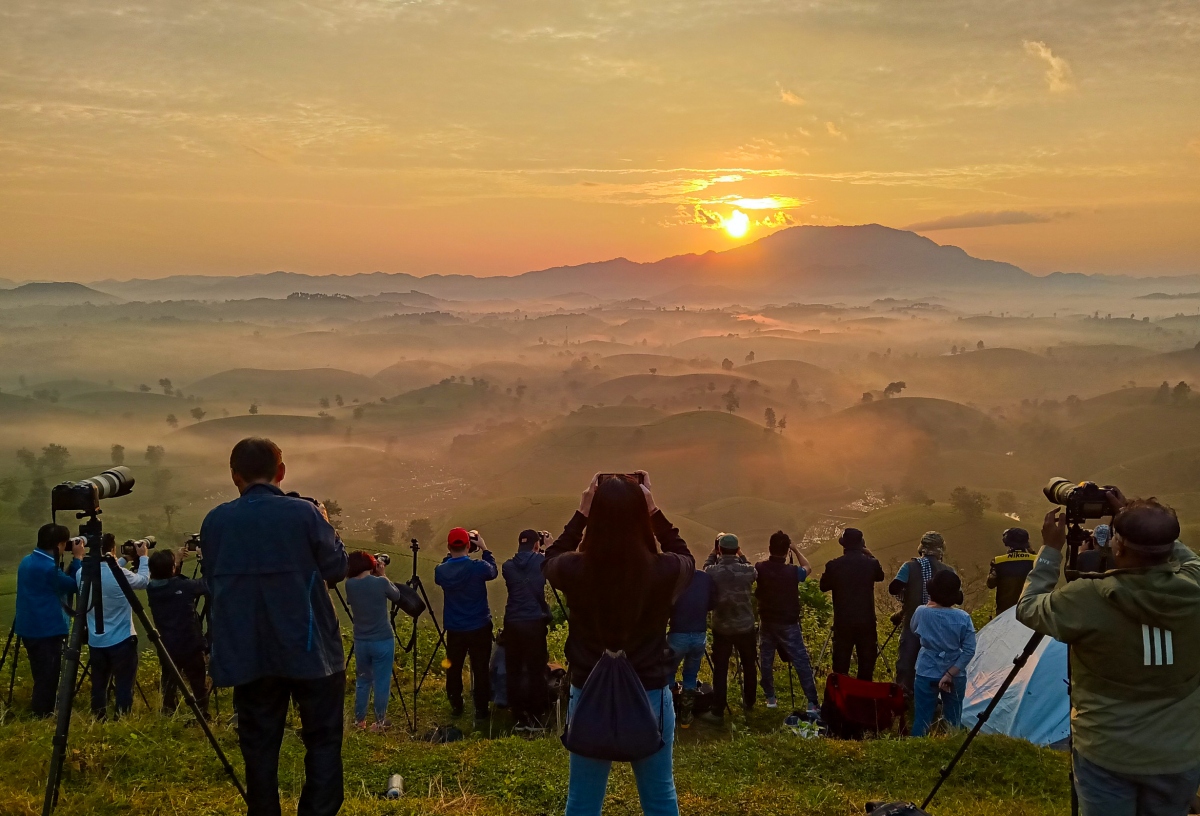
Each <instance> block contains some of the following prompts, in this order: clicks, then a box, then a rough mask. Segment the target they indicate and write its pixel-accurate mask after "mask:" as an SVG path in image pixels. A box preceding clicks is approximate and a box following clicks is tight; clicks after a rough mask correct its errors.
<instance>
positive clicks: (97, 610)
mask: <svg viewBox="0 0 1200 816" xmlns="http://www.w3.org/2000/svg"><path fill="white" fill-rule="evenodd" d="M99 515H100V510H99V508H97V509H94V510H89V511H85V512H81V513H79V514H78V516H77V518H80V519H83V518H87V521H86V522H85V523H83V524H82V525H80V527H79V533H80V535H82V536H84V537H85V538H86V539H87V542H88V554H87V556H86V557H85V558H84V562H83V567H82V582H81V585H80V587H79V594H78V599H77V602H76V606H75V611H74V620H73V622H72V626H71V636H70V639H69V640H68V642H67V647H66V650H65V651H64V653H63V655H64V664H65V665H64V666H63V672H62V675H61V677H60V678H59V682H58V698H57V700H56V701H55V702H56V705H57V709H58V719H57V723H56V727H55V729H54V749H53V751H52V753H51V755H50V775H49V778H48V779H47V780H46V795H45V799H44V800H43V802H42V816H50V814H51V813H52V812H53V811H54V808H55V806H56V805H57V804H58V790H59V786H60V784H61V782H62V772H63V762H64V760H65V759H66V754H67V738H68V735H69V734H70V730H71V704H72V702H73V701H74V697H75V676H76V674H77V673H78V671H79V652H80V647H81V644H82V643H83V633H84V630H85V629H86V628H87V625H88V624H87V614H88V611H89V608H90V609H92V610H93V611H94V615H95V627H96V634H103V633H104V609H103V599H102V592H101V580H100V579H101V563H104V564H106V565H107V566H108V569H109V571H110V572H111V573H112V576H113V579H114V580H115V581H116V582H117V586H118V587H119V588H120V590H121V593H122V594H123V595H124V596H125V600H126V601H127V602H128V603H129V606H130V608H131V609H132V611H133V613H134V614H135V615H137V618H138V621H139V622H140V623H141V625H142V629H143V631H145V632H146V635H147V636H148V637H149V638H150V640H151V642H152V643H153V644H154V648H155V649H156V650H157V651H158V659H159V662H160V663H161V664H162V667H163V668H164V669H166V670H167V672H168V673H169V674H170V676H171V679H172V680H173V681H174V683H175V685H176V686H178V687H179V690H180V692H181V693H182V695H183V698H184V700H186V701H187V704H188V707H189V708H191V709H192V713H193V714H195V715H196V721H197V722H198V723H199V724H200V728H201V729H203V731H204V736H205V737H207V738H208V741H209V744H211V745H212V747H213V750H214V751H215V752H216V754H217V759H219V760H220V761H221V765H222V766H223V767H224V769H225V773H227V774H228V775H229V778H230V780H231V781H232V782H233V786H234V787H235V788H237V792H238V793H239V794H241V797H242V800H243V801H245V799H246V791H245V789H244V788H243V787H242V783H241V781H239V780H238V777H237V773H236V772H235V771H234V770H233V766H232V765H230V764H229V759H228V758H227V757H226V756H225V752H224V751H223V750H221V745H220V743H218V742H217V738H216V737H215V736H214V735H213V732H212V729H211V728H209V726H208V720H207V719H205V717H204V713H203V712H202V711H201V710H200V704H199V703H198V702H196V698H195V696H194V695H193V694H192V692H191V689H189V688H188V686H187V684H186V683H185V682H184V680H183V677H182V676H181V675H180V674H179V668H178V667H177V666H176V665H175V662H174V661H173V660H171V655H170V654H169V653H168V652H167V649H166V646H164V645H163V642H162V638H161V637H160V636H159V634H158V630H157V629H155V628H154V624H152V623H151V622H150V619H149V617H147V615H146V610H145V608H144V607H143V606H142V602H141V601H140V600H139V599H138V596H137V595H135V594H134V593H133V589H132V588H131V587H130V586H129V581H128V579H126V577H125V573H124V571H123V570H122V569H121V568H120V567H119V566H117V561H116V559H115V558H113V556H112V555H111V554H108V555H106V554H104V553H103V552H102V544H101V536H102V534H103V527H102V525H101V523H100V519H99Z"/></svg>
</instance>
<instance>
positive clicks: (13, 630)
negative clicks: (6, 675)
mask: <svg viewBox="0 0 1200 816" xmlns="http://www.w3.org/2000/svg"><path fill="white" fill-rule="evenodd" d="M16 636H17V623H16V621H13V624H12V626H10V627H8V640H6V641H4V656H3V657H0V672H2V671H4V664H5V663H6V662H7V661H8V650H9V649H11V648H12V645H13V639H14V638H16Z"/></svg>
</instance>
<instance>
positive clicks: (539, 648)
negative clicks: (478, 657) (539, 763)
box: [501, 530, 550, 731]
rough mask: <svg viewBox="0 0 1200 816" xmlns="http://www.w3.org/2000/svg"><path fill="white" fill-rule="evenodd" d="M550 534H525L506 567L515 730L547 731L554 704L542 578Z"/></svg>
mask: <svg viewBox="0 0 1200 816" xmlns="http://www.w3.org/2000/svg"><path fill="white" fill-rule="evenodd" d="M549 538H550V534H549V533H546V534H545V537H544V538H543V534H542V533H539V532H538V531H537V530H525V531H523V532H522V533H521V535H520V536H518V537H517V554H516V555H514V556H513V557H512V558H510V559H508V560H507V561H505V562H504V566H503V567H502V568H501V571H502V572H503V573H504V585H505V586H506V587H507V588H508V602H507V603H506V604H505V605H504V674H505V676H506V677H507V678H508V707H509V710H511V711H512V715H513V719H515V720H516V721H517V726H516V730H518V731H521V730H529V729H530V728H539V727H541V726H542V725H544V720H545V717H546V708H547V706H548V703H549V699H548V695H547V692H546V663H547V662H549V660H550V653H549V650H548V649H547V648H546V632H547V625H548V624H549V622H550V605H549V604H547V603H546V576H544V575H542V563H543V562H544V561H545V560H546V556H544V555H542V552H541V549H542V543H543V541H548V540H549Z"/></svg>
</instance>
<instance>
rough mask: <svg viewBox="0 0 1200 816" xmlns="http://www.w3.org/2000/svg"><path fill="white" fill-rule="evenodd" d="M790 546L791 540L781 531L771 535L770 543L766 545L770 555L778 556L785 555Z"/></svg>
mask: <svg viewBox="0 0 1200 816" xmlns="http://www.w3.org/2000/svg"><path fill="white" fill-rule="evenodd" d="M791 546H792V538H791V536H789V535H788V534H787V533H785V532H784V531H783V530H779V531H777V532H774V533H772V534H771V543H770V544H768V545H767V549H768V550H769V551H770V553H771V555H774V556H780V555H787V553H788V548H789V547H791Z"/></svg>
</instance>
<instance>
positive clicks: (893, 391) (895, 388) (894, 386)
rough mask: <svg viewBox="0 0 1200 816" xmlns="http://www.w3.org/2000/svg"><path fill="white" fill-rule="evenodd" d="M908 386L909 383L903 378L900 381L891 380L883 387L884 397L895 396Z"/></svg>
mask: <svg viewBox="0 0 1200 816" xmlns="http://www.w3.org/2000/svg"><path fill="white" fill-rule="evenodd" d="M907 387H908V384H907V383H905V382H904V381H903V380H900V381H899V382H890V383H888V384H887V385H886V386H885V387H884V389H883V398H884V399H887V398H888V397H894V396H896V395H897V394H899V393H900V392H901V391H903V390H904V389H905V388H907Z"/></svg>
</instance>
